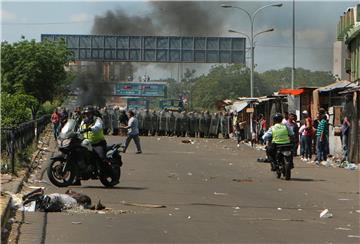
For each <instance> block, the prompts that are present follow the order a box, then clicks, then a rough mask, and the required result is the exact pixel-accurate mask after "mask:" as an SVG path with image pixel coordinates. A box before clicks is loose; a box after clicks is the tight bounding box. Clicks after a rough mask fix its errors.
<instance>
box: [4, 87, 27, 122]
mask: <svg viewBox="0 0 360 244" xmlns="http://www.w3.org/2000/svg"><path fill="white" fill-rule="evenodd" d="M33 101H34V97H31V96H28V95H23V94H15V95H11V94H8V93H5V92H2V93H1V127H12V126H17V125H19V124H21V123H23V122H25V121H28V120H30V119H31V109H30V108H29V107H28V106H29V104H32V103H33Z"/></svg>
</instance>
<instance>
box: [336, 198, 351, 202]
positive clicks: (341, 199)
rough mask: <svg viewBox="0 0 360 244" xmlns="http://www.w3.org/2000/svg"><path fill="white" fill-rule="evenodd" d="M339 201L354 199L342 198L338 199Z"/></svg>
mask: <svg viewBox="0 0 360 244" xmlns="http://www.w3.org/2000/svg"><path fill="white" fill-rule="evenodd" d="M338 200H339V201H352V199H348V198H340V199H338Z"/></svg>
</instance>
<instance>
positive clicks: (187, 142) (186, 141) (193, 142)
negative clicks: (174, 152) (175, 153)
mask: <svg viewBox="0 0 360 244" xmlns="http://www.w3.org/2000/svg"><path fill="white" fill-rule="evenodd" d="M181 142H182V143H185V144H195V141H194V140H191V139H187V140H181Z"/></svg>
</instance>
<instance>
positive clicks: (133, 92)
mask: <svg viewBox="0 0 360 244" xmlns="http://www.w3.org/2000/svg"><path fill="white" fill-rule="evenodd" d="M114 93H115V95H117V96H123V97H165V96H166V83H160V82H156V83H155V82H120V83H116V84H115V91H114Z"/></svg>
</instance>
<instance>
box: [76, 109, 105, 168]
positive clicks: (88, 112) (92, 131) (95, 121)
mask: <svg viewBox="0 0 360 244" xmlns="http://www.w3.org/2000/svg"><path fill="white" fill-rule="evenodd" d="M94 113H95V110H94V108H93V107H92V106H86V107H85V108H84V111H83V114H84V119H83V121H82V122H81V124H80V133H82V134H83V135H84V138H85V139H88V140H89V141H90V143H91V145H92V147H93V149H94V151H95V152H96V153H97V154H98V155H99V157H100V159H101V160H102V161H103V162H104V161H105V159H106V156H105V154H106V140H105V136H104V132H103V130H104V124H103V121H102V120H101V118H100V117H96V116H95V115H94Z"/></svg>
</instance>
